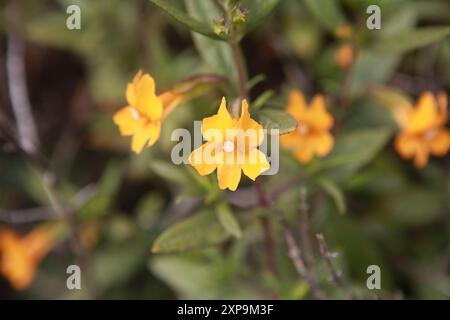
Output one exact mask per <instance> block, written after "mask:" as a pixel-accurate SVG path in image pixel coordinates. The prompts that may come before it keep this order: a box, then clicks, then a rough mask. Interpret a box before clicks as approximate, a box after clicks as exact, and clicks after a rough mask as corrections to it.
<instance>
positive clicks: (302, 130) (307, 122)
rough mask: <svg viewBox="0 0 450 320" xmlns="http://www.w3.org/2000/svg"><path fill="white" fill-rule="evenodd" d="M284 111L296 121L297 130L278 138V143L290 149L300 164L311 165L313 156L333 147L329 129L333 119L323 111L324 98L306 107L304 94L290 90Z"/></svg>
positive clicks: (326, 152)
mask: <svg viewBox="0 0 450 320" xmlns="http://www.w3.org/2000/svg"><path fill="white" fill-rule="evenodd" d="M286 111H287V112H288V113H290V114H291V115H292V116H293V117H294V118H295V119H296V120H297V121H298V127H297V131H295V132H292V133H289V134H286V135H283V136H281V138H280V141H281V144H282V145H283V146H284V147H285V148H288V149H291V150H292V151H293V153H294V156H295V157H296V158H297V159H298V160H299V161H300V162H301V163H303V164H307V163H308V162H310V161H311V159H312V157H313V156H314V155H317V156H319V157H324V156H326V155H327V154H328V153H329V152H330V151H331V149H332V148H333V143H334V140H333V136H332V135H331V134H330V132H329V130H330V129H331V127H332V126H333V122H334V120H333V117H332V116H331V114H329V113H328V112H327V110H326V108H325V101H324V97H323V96H322V95H316V96H315V97H314V98H313V99H312V101H311V104H310V106H309V107H308V106H307V105H306V101H305V97H304V96H303V93H302V92H301V91H299V90H293V91H292V92H291V93H290V95H289V101H288V105H287V107H286Z"/></svg>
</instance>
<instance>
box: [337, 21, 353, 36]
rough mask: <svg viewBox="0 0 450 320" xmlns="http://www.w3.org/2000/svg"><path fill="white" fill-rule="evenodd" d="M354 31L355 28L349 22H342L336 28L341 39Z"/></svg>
mask: <svg viewBox="0 0 450 320" xmlns="http://www.w3.org/2000/svg"><path fill="white" fill-rule="evenodd" d="M352 33H353V29H352V27H351V26H349V25H348V24H342V25H340V26H339V27H338V28H337V29H336V36H337V37H338V38H340V39H345V38H348V37H350V36H351V35H352Z"/></svg>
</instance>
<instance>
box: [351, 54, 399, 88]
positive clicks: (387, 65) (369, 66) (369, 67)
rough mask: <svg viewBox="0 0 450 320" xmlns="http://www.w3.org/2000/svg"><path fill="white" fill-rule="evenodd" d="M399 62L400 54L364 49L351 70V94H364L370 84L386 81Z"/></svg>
mask: <svg viewBox="0 0 450 320" xmlns="http://www.w3.org/2000/svg"><path fill="white" fill-rule="evenodd" d="M380 61H383V63H380ZM399 62H400V56H398V55H393V54H387V53H381V52H376V51H375V52H374V51H371V50H363V51H362V52H361V54H360V55H359V57H358V59H357V61H356V63H355V66H354V67H353V69H352V71H351V81H350V85H349V87H350V90H349V91H350V95H351V96H356V95H361V94H364V93H365V91H366V89H367V87H368V86H370V85H374V84H382V83H385V81H386V80H387V79H388V78H389V77H390V76H391V75H392V73H393V72H394V71H395V69H396V67H397V65H398V64H399Z"/></svg>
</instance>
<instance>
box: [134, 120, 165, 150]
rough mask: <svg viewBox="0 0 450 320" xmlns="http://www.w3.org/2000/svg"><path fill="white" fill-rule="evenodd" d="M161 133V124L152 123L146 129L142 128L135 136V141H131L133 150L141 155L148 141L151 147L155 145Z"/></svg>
mask: <svg viewBox="0 0 450 320" xmlns="http://www.w3.org/2000/svg"><path fill="white" fill-rule="evenodd" d="M159 133H160V124H159V123H152V124H149V125H147V126H145V127H142V128H141V129H140V130H139V131H137V132H136V133H135V134H134V135H133V139H132V141H131V150H133V151H134V152H135V153H140V152H141V151H142V149H143V148H144V145H145V143H146V142H147V141H148V142H149V145H152V144H154V143H155V141H156V140H157V139H158V137H159Z"/></svg>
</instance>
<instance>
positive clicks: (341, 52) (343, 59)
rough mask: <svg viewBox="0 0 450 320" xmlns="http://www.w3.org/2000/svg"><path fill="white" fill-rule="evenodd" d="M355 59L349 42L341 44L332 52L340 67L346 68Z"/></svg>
mask: <svg viewBox="0 0 450 320" xmlns="http://www.w3.org/2000/svg"><path fill="white" fill-rule="evenodd" d="M354 59H355V51H354V49H353V46H352V45H351V44H348V43H347V44H343V45H342V46H340V47H339V48H338V49H337V51H336V52H335V54H334V60H335V61H336V63H337V64H338V65H339V66H340V67H341V68H342V69H348V68H349V67H350V66H351V65H352V63H353V60H354Z"/></svg>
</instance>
